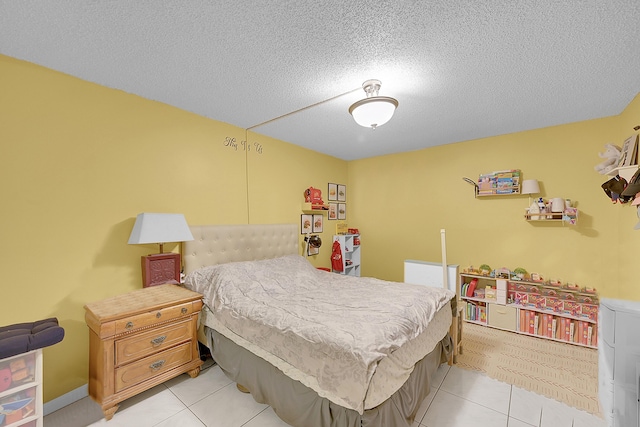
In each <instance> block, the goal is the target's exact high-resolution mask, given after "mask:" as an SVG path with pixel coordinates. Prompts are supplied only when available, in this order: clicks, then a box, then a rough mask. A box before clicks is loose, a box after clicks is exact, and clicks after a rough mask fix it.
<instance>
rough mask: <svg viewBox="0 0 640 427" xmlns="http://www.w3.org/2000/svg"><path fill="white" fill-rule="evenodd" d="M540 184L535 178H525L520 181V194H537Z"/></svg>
mask: <svg viewBox="0 0 640 427" xmlns="http://www.w3.org/2000/svg"><path fill="white" fill-rule="evenodd" d="M539 192H540V185H539V184H538V180H537V179H525V180H524V181H522V194H538V193H539Z"/></svg>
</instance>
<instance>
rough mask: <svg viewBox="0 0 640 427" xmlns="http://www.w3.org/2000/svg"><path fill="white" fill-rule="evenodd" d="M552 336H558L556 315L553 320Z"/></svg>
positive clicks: (554, 337) (555, 337)
mask: <svg viewBox="0 0 640 427" xmlns="http://www.w3.org/2000/svg"><path fill="white" fill-rule="evenodd" d="M551 338H553V339H557V338H558V319H557V318H556V317H554V318H553V320H552V321H551Z"/></svg>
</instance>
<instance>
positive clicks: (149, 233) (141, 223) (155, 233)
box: [129, 213, 193, 245]
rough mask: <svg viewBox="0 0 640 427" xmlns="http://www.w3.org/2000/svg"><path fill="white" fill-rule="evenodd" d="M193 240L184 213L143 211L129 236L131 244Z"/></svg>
mask: <svg viewBox="0 0 640 427" xmlns="http://www.w3.org/2000/svg"><path fill="white" fill-rule="evenodd" d="M189 240H193V235H192V234H191V230H189V226H188V225H187V220H186V219H185V218H184V215H182V214H168V213H141V214H138V216H137V217H136V222H135V224H134V225H133V230H131V236H129V244H130V245H136V244H144V243H167V242H186V241H189Z"/></svg>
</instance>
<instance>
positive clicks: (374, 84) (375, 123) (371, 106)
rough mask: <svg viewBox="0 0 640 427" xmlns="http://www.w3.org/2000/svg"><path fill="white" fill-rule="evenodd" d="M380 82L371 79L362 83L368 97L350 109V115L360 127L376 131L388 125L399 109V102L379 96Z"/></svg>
mask: <svg viewBox="0 0 640 427" xmlns="http://www.w3.org/2000/svg"><path fill="white" fill-rule="evenodd" d="M381 85H382V83H381V82H380V80H376V79H371V80H367V81H365V82H364V83H362V89H363V90H364V93H366V94H367V97H366V98H364V99H361V100H360V101H357V102H355V103H354V104H353V105H351V107H349V114H351V115H352V116H353V119H354V120H355V121H356V123H358V124H359V125H360V126H364V127H368V128H371V129H376V128H377V127H379V126H382V125H383V124H385V123H387V122H388V121H389V120H391V117H393V113H394V112H395V111H396V108H398V101H397V100H396V99H394V98H390V97H388V96H378V92H379V91H380V86H381Z"/></svg>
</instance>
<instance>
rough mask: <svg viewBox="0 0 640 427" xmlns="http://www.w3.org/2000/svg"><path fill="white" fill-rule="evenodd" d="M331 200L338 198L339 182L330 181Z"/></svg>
mask: <svg viewBox="0 0 640 427" xmlns="http://www.w3.org/2000/svg"><path fill="white" fill-rule="evenodd" d="M328 194H329V201H330V202H331V201H336V200H338V184H332V183H329V193H328Z"/></svg>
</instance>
